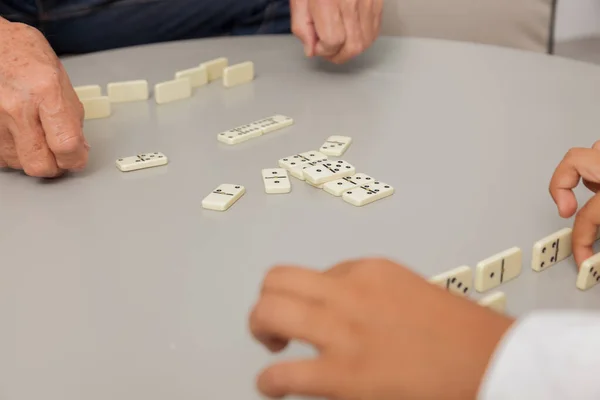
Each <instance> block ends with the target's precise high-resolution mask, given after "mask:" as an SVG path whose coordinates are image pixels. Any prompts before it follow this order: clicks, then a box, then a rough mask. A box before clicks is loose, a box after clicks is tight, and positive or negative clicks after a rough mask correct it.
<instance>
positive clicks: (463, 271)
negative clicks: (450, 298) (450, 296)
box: [429, 265, 473, 296]
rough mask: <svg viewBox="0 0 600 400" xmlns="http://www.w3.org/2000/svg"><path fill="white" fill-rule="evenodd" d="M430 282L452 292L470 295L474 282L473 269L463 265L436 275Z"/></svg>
mask: <svg viewBox="0 0 600 400" xmlns="http://www.w3.org/2000/svg"><path fill="white" fill-rule="evenodd" d="M429 282H430V283H433V284H434V285H438V286H440V287H443V288H446V290H447V291H449V292H451V293H454V294H458V295H461V296H468V295H469V290H470V289H471V284H472V282H473V271H472V269H471V268H470V267H468V266H466V265H463V266H461V267H458V268H454V269H452V270H450V271H447V272H444V273H443V274H439V275H436V276H434V277H433V278H431V279H430V280H429Z"/></svg>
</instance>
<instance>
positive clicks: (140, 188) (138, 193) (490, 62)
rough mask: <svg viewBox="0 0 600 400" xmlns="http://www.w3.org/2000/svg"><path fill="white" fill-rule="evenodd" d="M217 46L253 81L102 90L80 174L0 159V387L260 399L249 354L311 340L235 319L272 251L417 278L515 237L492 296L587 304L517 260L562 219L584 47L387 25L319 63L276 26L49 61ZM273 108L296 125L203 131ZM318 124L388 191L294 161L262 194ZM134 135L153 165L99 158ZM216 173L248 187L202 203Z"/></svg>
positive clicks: (20, 394) (540, 303)
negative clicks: (362, 193) (336, 182)
mask: <svg viewBox="0 0 600 400" xmlns="http://www.w3.org/2000/svg"><path fill="white" fill-rule="evenodd" d="M220 56H226V57H229V59H230V62H231V63H236V62H241V61H245V60H252V61H254V62H255V64H256V70H257V77H256V80H255V81H254V82H253V83H252V84H249V85H245V86H240V87H237V88H233V89H224V88H223V87H222V85H221V83H220V82H216V83H213V84H211V85H209V86H207V87H204V88H200V89H198V90H196V91H195V93H194V95H193V98H192V99H189V100H186V101H181V102H178V103H172V104H167V105H162V106H156V105H155V104H154V101H153V99H151V100H150V101H148V102H139V103H129V104H117V105H113V115H112V116H111V117H110V118H109V119H104V120H93V121H86V123H85V132H86V136H87V138H88V140H89V142H90V144H91V146H92V152H91V158H90V163H89V167H88V169H87V170H86V171H85V172H83V173H80V174H77V175H71V176H69V177H67V178H65V179H60V180H56V181H40V180H37V179H32V178H28V177H25V176H23V175H22V174H20V173H16V172H3V173H0V187H1V188H2V189H1V190H0V221H2V227H1V229H0V254H1V257H2V258H1V260H2V261H1V265H0V354H1V355H2V356H1V357H0V399H2V400H39V399H44V400H105V399H112V400H131V399H144V400H164V399H178V400H192V399H194V400H196V399H245V400H256V399H259V398H260V396H259V395H258V394H257V392H256V391H255V386H254V382H255V376H256V374H257V373H258V372H259V371H260V369H261V368H262V367H264V366H265V365H267V364H268V363H271V362H273V361H274V360H277V359H281V358H287V357H298V356H306V355H310V354H312V350H311V349H310V348H308V347H304V346H301V345H293V346H292V347H291V348H290V349H289V350H288V351H286V352H285V353H284V354H282V355H279V356H276V357H273V356H271V355H270V354H268V353H267V352H266V351H265V350H264V349H263V348H262V347H260V346H259V345H258V344H256V343H255V342H254V341H253V340H252V338H251V337H250V335H249V332H248V329H247V316H248V311H249V309H250V308H251V306H252V305H253V303H254V301H255V300H256V298H257V293H258V290H259V288H260V283H261V280H262V278H263V276H264V274H265V272H266V271H267V269H268V268H269V267H271V266H273V265H275V264H278V263H294V264H300V265H305V266H310V267H314V268H318V269H324V268H327V267H329V266H331V265H332V264H334V263H336V262H339V261H342V260H345V259H348V258H354V257H362V256H369V255H379V256H385V257H388V258H392V259H395V260H397V261H401V262H403V263H405V264H407V265H409V266H411V267H413V268H414V269H415V270H417V271H418V272H419V273H422V274H423V275H424V276H428V277H429V276H433V275H434V274H437V273H441V272H444V271H446V270H449V269H451V268H454V267H457V266H459V265H463V264H466V265H470V266H474V265H475V264H476V263H477V262H478V261H480V260H482V259H484V258H487V257H488V256H491V255H493V254H495V253H497V252H500V251H502V250H505V249H507V248H510V247H512V246H519V247H521V248H522V249H523V258H524V265H523V273H522V275H521V276H520V277H519V278H518V279H516V280H514V281H511V282H509V283H507V284H505V285H503V286H502V287H501V288H499V289H500V290H503V291H504V292H505V293H506V294H507V297H508V312H509V313H511V314H513V315H516V316H519V315H523V314H524V313H527V312H529V311H531V310H535V309H543V308H551V307H552V308H567V307H572V308H588V309H589V308H597V306H598V304H600V303H599V301H600V291H598V290H590V291H588V292H580V291H578V290H577V289H576V288H575V277H576V269H575V265H574V263H573V261H572V258H570V259H568V260H567V261H564V262H562V263H560V264H558V265H555V266H554V267H552V268H550V269H549V270H547V271H545V272H543V273H536V272H534V271H532V270H531V269H530V267H529V265H530V260H531V248H532V246H533V243H534V242H535V241H537V240H538V239H540V238H542V237H544V236H546V235H548V234H550V233H552V232H555V231H557V230H559V229H561V228H563V227H566V226H571V223H572V221H570V220H562V219H561V218H560V217H559V216H558V213H557V211H556V209H555V206H554V204H553V202H552V200H551V198H550V196H549V194H548V190H547V186H548V182H549V179H550V177H551V174H552V172H553V170H554V167H555V166H556V164H557V163H558V162H559V161H560V159H561V158H562V156H563V155H564V154H565V152H566V151H567V150H568V149H569V148H571V147H574V146H590V145H591V144H592V143H593V142H594V141H595V140H596V139H598V136H599V135H598V130H599V129H600V90H598V88H599V85H600V68H598V67H595V66H592V65H588V64H584V63H579V62H574V61H569V60H566V59H560V58H552V57H550V56H545V55H539V54H532V53H525V52H520V51H514V50H510V49H502V48H494V47H486V46H482V45H476V44H461V43H453V42H445V41H436V40H424V39H397V38H382V39H381V40H380V41H378V42H377V43H376V45H375V46H374V47H373V48H372V49H370V50H369V51H368V52H367V53H366V54H364V56H362V57H360V58H358V59H356V60H355V61H354V62H351V63H349V64H346V65H344V66H341V67H337V66H333V65H330V64H327V63H324V62H320V61H318V60H306V59H304V57H303V53H302V49H301V46H300V45H299V43H298V42H297V41H296V40H295V39H293V38H291V37H254V38H219V39H211V40H202V41H188V42H175V43H169V44H160V45H151V46H144V47H139V48H132V49H121V50H113V51H109V52H104V53H98V54H93V55H88V56H79V57H73V58H69V59H66V60H65V66H66V68H67V70H68V72H69V74H70V76H71V79H72V82H73V84H74V85H85V84H100V85H103V86H104V85H106V83H108V82H111V81H120V80H130V79H148V81H149V82H150V83H151V85H154V84H155V83H157V82H161V81H165V80H169V79H172V77H173V74H174V72H175V71H177V70H180V69H184V68H189V67H193V66H195V65H197V64H199V63H200V62H202V61H206V60H209V59H212V58H216V57H220ZM275 113H281V114H285V115H289V116H291V117H293V118H294V119H295V121H296V123H295V125H294V126H292V127H290V128H287V129H285V130H282V131H280V132H278V133H272V134H269V135H268V136H264V137H262V138H259V139H256V140H252V141H249V142H246V143H244V144H241V145H238V146H231V147H228V146H226V145H223V144H221V143H219V142H217V140H216V134H217V133H218V132H221V131H224V130H227V129H230V128H233V127H236V126H239V125H242V124H245V123H248V122H251V121H254V120H257V119H260V118H262V117H266V116H270V115H272V114H275ZM332 134H342V135H348V136H351V137H353V139H354V143H353V144H352V146H351V148H350V149H349V150H348V152H347V153H346V154H345V155H344V157H343V158H344V159H346V160H348V161H349V162H351V163H353V164H354V165H356V166H357V168H358V171H360V172H364V173H367V174H370V175H372V176H375V177H377V178H378V179H380V180H382V181H385V182H388V183H390V184H392V185H393V186H395V188H396V194H395V195H394V196H393V197H391V198H388V199H386V200H383V201H380V202H377V203H374V204H372V205H369V206H367V207H364V208H355V207H353V206H351V205H349V204H347V203H345V202H343V201H342V200H341V199H339V198H334V197H332V196H330V195H328V194H327V193H325V192H323V191H320V190H317V189H314V188H312V187H310V186H308V185H306V184H305V183H302V182H300V181H298V180H295V179H293V182H292V183H293V190H292V193H291V194H289V195H266V194H264V192H263V186H262V180H261V176H260V169H262V168H269V167H276V166H277V160H278V159H280V158H282V157H285V156H288V155H291V154H294V153H297V152H302V151H308V150H312V149H317V148H318V147H319V146H320V145H321V144H322V143H323V141H324V140H325V138H326V137H327V136H329V135H332ZM146 151H162V152H164V153H166V154H167V155H168V157H169V158H170V163H169V165H168V166H167V167H161V168H155V169H150V170H144V171H138V172H133V173H127V174H124V173H121V172H120V171H118V170H117V168H116V167H115V164H114V163H115V160H116V159H117V158H119V157H122V156H128V155H133V154H137V153H141V152H146ZM221 183H235V184H242V185H244V186H246V189H247V193H246V195H245V196H244V197H243V198H242V199H241V200H240V201H239V202H238V203H237V204H235V205H234V206H233V208H231V209H230V210H229V211H228V212H226V213H218V212H213V211H207V210H203V209H202V208H201V206H200V203H201V200H202V199H203V198H204V197H205V196H206V195H207V194H208V193H209V192H210V191H212V189H213V188H215V187H216V186H217V185H219V184H221ZM578 194H579V196H580V199H581V200H582V201H584V200H586V199H587V198H589V194H587V193H586V192H585V191H583V190H581V191H579V192H578ZM480 297H481V295H478V294H474V295H473V298H475V299H477V298H480ZM470 329H477V327H471V328H470Z"/></svg>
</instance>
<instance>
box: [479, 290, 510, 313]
mask: <svg viewBox="0 0 600 400" xmlns="http://www.w3.org/2000/svg"><path fill="white" fill-rule="evenodd" d="M478 303H479V305H480V306H483V307H487V308H490V309H492V310H494V311H496V312H497V313H500V314H504V312H505V310H506V295H505V294H504V293H502V292H496V293H492V294H490V295H488V296H486V297H484V298H483V299H481V300H479V302H478Z"/></svg>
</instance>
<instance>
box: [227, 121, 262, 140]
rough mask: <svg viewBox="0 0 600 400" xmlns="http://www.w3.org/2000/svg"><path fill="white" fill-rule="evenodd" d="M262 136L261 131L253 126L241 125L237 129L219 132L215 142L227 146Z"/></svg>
mask: <svg viewBox="0 0 600 400" xmlns="http://www.w3.org/2000/svg"><path fill="white" fill-rule="evenodd" d="M261 135H262V130H261V129H260V127H259V126H257V125H254V124H248V125H242V126H238V127H237V128H233V129H230V130H228V131H225V132H221V133H219V134H218V135H217V140H218V141H219V142H221V143H225V144H228V145H234V144H240V143H243V142H245V141H247V140H250V139H254V138H257V137H259V136H261Z"/></svg>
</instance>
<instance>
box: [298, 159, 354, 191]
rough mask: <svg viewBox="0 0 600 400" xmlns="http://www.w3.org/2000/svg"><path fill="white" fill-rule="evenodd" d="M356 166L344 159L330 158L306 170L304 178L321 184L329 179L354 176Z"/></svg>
mask: <svg viewBox="0 0 600 400" xmlns="http://www.w3.org/2000/svg"><path fill="white" fill-rule="evenodd" d="M355 173H356V168H355V167H354V166H353V165H352V164H350V163H349V162H347V161H344V160H336V161H333V160H328V161H325V162H322V163H319V164H317V165H315V166H314V167H310V168H306V169H305V170H304V179H305V180H306V181H308V182H310V183H312V184H313V185H320V184H322V183H327V182H329V181H334V180H336V179H340V178H343V177H345V176H352V175H354V174H355Z"/></svg>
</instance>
